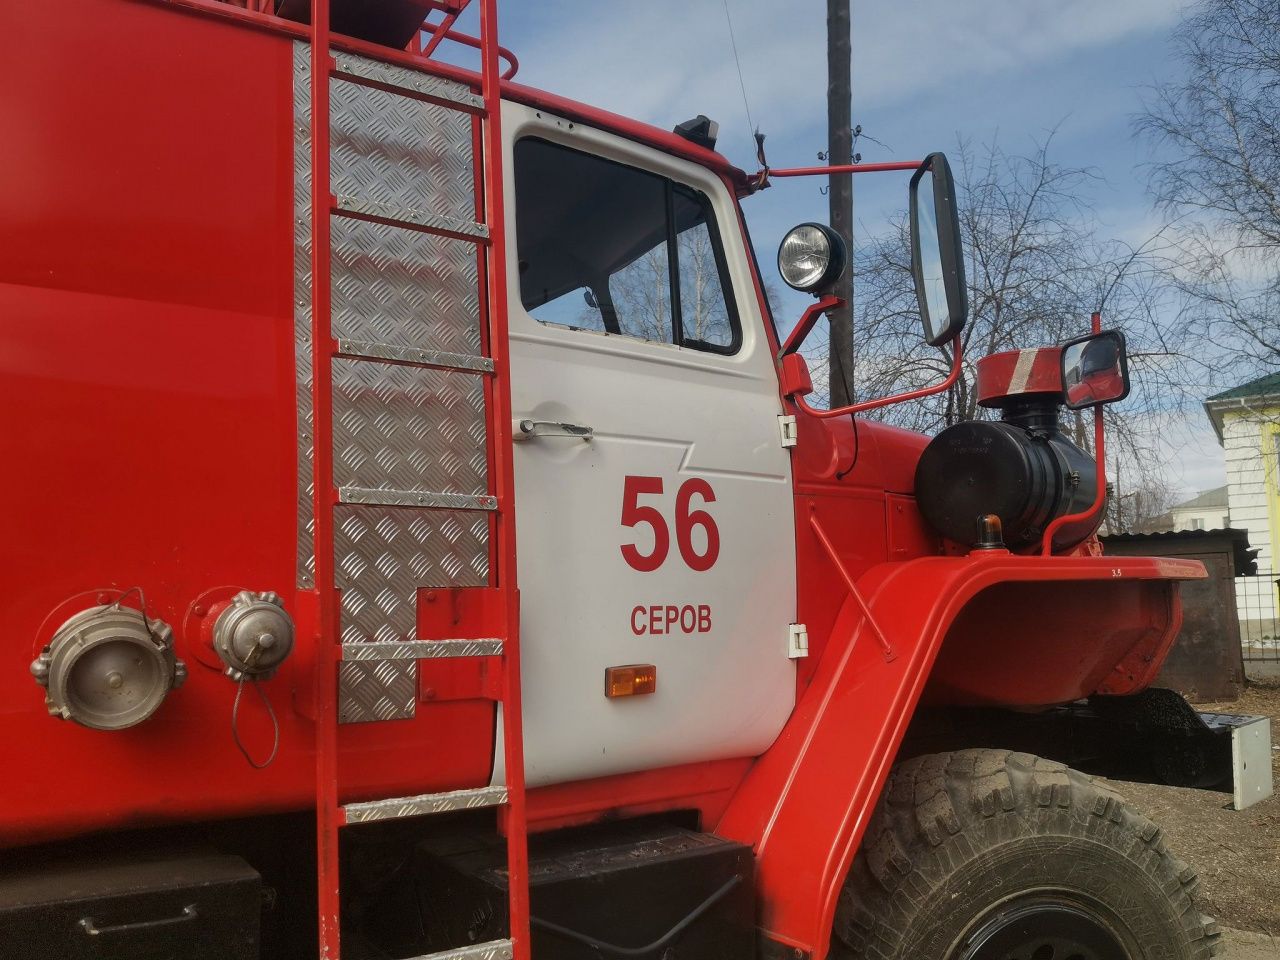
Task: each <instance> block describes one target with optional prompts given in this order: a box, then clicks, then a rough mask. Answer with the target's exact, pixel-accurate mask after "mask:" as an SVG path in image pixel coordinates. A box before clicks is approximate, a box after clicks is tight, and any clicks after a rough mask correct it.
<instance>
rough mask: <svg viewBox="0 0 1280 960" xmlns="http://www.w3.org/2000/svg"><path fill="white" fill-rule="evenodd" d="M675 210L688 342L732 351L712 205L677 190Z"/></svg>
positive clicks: (682, 310)
mask: <svg viewBox="0 0 1280 960" xmlns="http://www.w3.org/2000/svg"><path fill="white" fill-rule="evenodd" d="M673 212H674V215H675V220H676V229H677V231H678V232H677V233H676V248H677V250H678V251H679V257H678V263H679V267H680V322H681V332H682V333H683V335H684V342H685V343H686V344H688V345H699V346H705V347H708V348H710V349H713V350H720V351H725V352H729V351H732V349H733V348H734V346H735V344H734V339H735V338H734V329H733V323H732V322H731V320H730V317H729V300H728V297H727V296H726V295H725V290H724V287H723V286H722V281H721V278H722V277H723V276H724V265H723V263H722V262H721V251H720V246H719V244H718V243H716V240H715V237H714V236H713V235H712V233H711V228H710V226H709V223H711V222H713V218H712V214H711V208H710V204H708V203H707V202H706V198H705V197H703V196H701V195H699V194H692V193H688V194H686V193H685V192H684V191H677V193H676V196H675V202H674V204H673Z"/></svg>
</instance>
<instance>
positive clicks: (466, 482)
mask: <svg viewBox="0 0 1280 960" xmlns="http://www.w3.org/2000/svg"><path fill="white" fill-rule="evenodd" d="M485 430H486V428H485V408H484V384H483V381H482V378H481V377H480V376H479V375H477V374H472V373H462V372H458V371H452V370H437V369H431V368H427V367H412V366H404V365H398V364H390V363H378V362H376V361H368V360H347V359H336V360H334V361H333V445H334V449H333V474H334V483H335V485H337V486H339V487H365V488H369V489H384V490H385V489H390V490H405V491H422V492H434V493H461V494H469V495H472V496H479V495H481V494H484V493H487V492H488V488H489V472H488V456H487V451H486V437H485Z"/></svg>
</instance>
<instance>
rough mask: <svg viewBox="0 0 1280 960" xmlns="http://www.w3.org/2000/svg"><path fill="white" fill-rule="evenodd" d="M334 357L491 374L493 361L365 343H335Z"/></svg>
mask: <svg viewBox="0 0 1280 960" xmlns="http://www.w3.org/2000/svg"><path fill="white" fill-rule="evenodd" d="M338 353H339V354H341V355H342V356H344V357H353V358H355V359H357V360H391V361H394V362H397V363H416V364H419V365H421V366H428V367H453V368H454V369H457V370H474V371H476V372H477V373H493V361H492V360H490V359H489V358H488V357H473V356H471V355H469V354H466V353H448V352H446V351H444V350H419V349H418V348H417V347H396V346H392V345H391V344H387V343H373V342H371V341H369V340H339V341H338Z"/></svg>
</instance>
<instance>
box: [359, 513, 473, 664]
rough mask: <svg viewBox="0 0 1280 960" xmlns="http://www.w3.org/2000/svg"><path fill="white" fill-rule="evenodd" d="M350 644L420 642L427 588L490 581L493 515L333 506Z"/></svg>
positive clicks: (462, 585) (468, 584)
mask: <svg viewBox="0 0 1280 960" xmlns="http://www.w3.org/2000/svg"><path fill="white" fill-rule="evenodd" d="M334 513H335V520H336V524H337V525H336V530H335V537H334V541H335V547H336V551H337V557H336V560H337V578H338V586H339V587H340V588H342V590H343V610H344V616H343V630H342V639H343V642H345V643H358V642H360V641H363V640H377V641H383V642H385V641H391V640H415V639H417V636H416V634H417V631H416V629H415V624H416V614H415V609H414V601H415V593H416V591H417V590H418V589H419V588H422V587H450V586H458V587H481V586H486V585H487V584H488V582H489V515H488V514H487V513H470V512H462V511H452V510H418V509H415V508H413V507H381V506H363V505H342V506H339V507H337V508H335V511H334Z"/></svg>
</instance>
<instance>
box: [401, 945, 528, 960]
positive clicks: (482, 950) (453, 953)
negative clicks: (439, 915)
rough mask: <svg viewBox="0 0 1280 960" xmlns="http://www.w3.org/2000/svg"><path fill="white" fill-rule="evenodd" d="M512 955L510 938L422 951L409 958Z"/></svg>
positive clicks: (485, 959)
mask: <svg viewBox="0 0 1280 960" xmlns="http://www.w3.org/2000/svg"><path fill="white" fill-rule="evenodd" d="M514 955H515V947H513V946H512V945H511V941H510V940H493V941H491V942H489V943H477V944H474V945H473V946H470V947H458V948H457V949H456V950H445V951H444V952H443V953H424V954H423V955H422V956H420V957H410V958H409V960H511V958H512V957H513V956H514Z"/></svg>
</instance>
